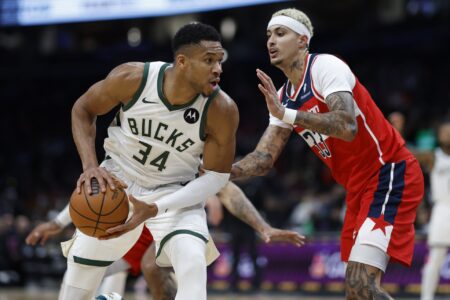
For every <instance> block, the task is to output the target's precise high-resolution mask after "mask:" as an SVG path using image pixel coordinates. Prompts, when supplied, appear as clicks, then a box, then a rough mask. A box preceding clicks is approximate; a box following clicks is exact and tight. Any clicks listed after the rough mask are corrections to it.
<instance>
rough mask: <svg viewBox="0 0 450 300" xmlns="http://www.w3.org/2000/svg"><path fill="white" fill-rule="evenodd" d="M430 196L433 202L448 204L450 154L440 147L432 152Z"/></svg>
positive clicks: (449, 202)
mask: <svg viewBox="0 0 450 300" xmlns="http://www.w3.org/2000/svg"><path fill="white" fill-rule="evenodd" d="M431 197H432V198H433V200H434V201H435V202H446V203H447V204H449V205H450V155H447V154H445V153H444V152H443V151H442V150H441V149H440V148H438V149H436V151H435V153H434V165H433V170H432V171H431Z"/></svg>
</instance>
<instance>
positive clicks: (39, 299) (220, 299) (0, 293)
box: [0, 288, 443, 300]
mask: <svg viewBox="0 0 450 300" xmlns="http://www.w3.org/2000/svg"><path fill="white" fill-rule="evenodd" d="M57 295H58V294H57V291H55V290H18V289H2V288H0V300H56V299H57V298H58V297H57ZM124 299H125V300H151V299H152V298H151V297H150V296H148V295H147V294H142V295H136V294H132V293H128V294H126V295H125V297H124ZM294 299H302V300H338V299H339V300H341V299H344V297H320V296H304V295H300V294H294V295H286V294H267V293H255V294H249V295H243V294H240V295H237V294H214V293H210V294H209V295H208V300H294ZM401 299H403V300H412V299H415V298H401ZM436 299H439V298H436ZM441 299H443V298H441Z"/></svg>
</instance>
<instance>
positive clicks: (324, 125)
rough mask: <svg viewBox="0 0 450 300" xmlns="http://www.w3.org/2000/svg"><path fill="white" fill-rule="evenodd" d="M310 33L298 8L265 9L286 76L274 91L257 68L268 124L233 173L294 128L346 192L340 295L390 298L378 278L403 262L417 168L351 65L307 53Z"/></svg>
mask: <svg viewBox="0 0 450 300" xmlns="http://www.w3.org/2000/svg"><path fill="white" fill-rule="evenodd" d="M312 35H313V26H312V25H311V21H310V20H309V18H308V17H307V16H306V15H305V14H304V13H303V12H301V11H299V10H297V9H285V10H281V11H278V12H276V13H275V14H274V15H273V16H272V19H271V20H270V22H269V24H268V26H267V48H268V52H269V56H270V62H271V64H272V65H274V66H275V67H277V68H279V69H281V70H282V71H283V73H284V74H285V75H286V77H287V81H286V83H285V84H284V85H283V86H282V87H281V89H279V90H278V92H277V90H276V89H275V87H274V85H273V83H272V80H271V78H270V77H269V76H268V75H267V74H265V73H264V72H263V71H261V70H257V71H256V74H257V76H258V78H259V79H260V81H261V84H259V85H258V87H259V89H260V90H261V92H262V93H263V95H264V97H265V100H266V104H267V108H268V109H269V112H270V115H271V116H270V124H269V126H268V127H267V129H266V131H265V133H264V134H263V136H262V137H261V139H260V141H259V143H258V145H257V146H256V149H255V150H254V151H253V152H252V153H250V154H248V155H247V156H245V157H244V158H243V159H242V160H241V161H238V162H237V163H235V164H234V165H233V169H232V175H231V178H234V179H239V178H245V177H249V176H255V175H256V176H257V175H263V174H266V173H267V172H268V170H269V169H270V168H271V167H272V166H273V164H274V162H275V161H276V159H277V158H278V156H279V155H280V153H281V151H282V149H283V147H284V146H285V144H286V142H287V140H288V138H289V136H290V134H291V131H292V129H293V130H295V132H296V133H297V134H298V135H300V136H301V137H302V138H303V139H304V140H305V141H306V143H307V144H308V145H309V146H310V147H311V150H313V151H314V153H315V154H316V155H317V156H318V157H319V158H320V159H321V160H322V161H323V162H324V163H325V164H326V165H327V166H328V167H329V168H330V169H331V172H332V175H333V177H334V178H335V180H336V181H337V182H338V183H340V184H341V185H343V186H344V187H345V188H346V190H347V197H346V203H347V211H346V216H345V220H344V227H343V231H342V235H341V256H342V260H343V261H345V262H348V264H347V270H346V275H345V278H346V280H345V281H346V282H345V290H346V296H347V299H391V297H390V296H389V295H388V294H387V293H386V291H384V290H383V289H382V288H381V286H380V280H381V276H382V274H383V273H384V272H385V270H386V266H387V264H388V262H389V260H391V261H396V262H400V263H402V264H404V265H407V266H409V265H410V264H411V260H412V255H413V248H414V226H413V223H414V219H415V217H416V209H417V207H418V205H419V203H420V201H421V199H422V196H423V188H424V187H423V185H424V184H423V176H422V172H421V169H420V167H419V164H418V162H417V161H416V159H415V158H414V156H413V155H412V154H411V153H410V152H409V151H408V150H407V149H406V147H405V141H404V140H403V139H402V137H401V136H400V135H399V133H398V132H397V131H396V130H394V129H393V127H392V126H391V125H390V124H389V123H388V122H387V120H386V119H385V118H384V116H383V114H382V112H381V111H380V110H379V109H378V107H377V106H376V104H375V103H374V101H373V100H372V98H371V96H370V94H369V92H368V91H367V90H366V89H365V88H364V86H363V85H362V84H361V83H360V82H359V81H358V79H357V78H356V77H355V75H354V74H353V73H352V71H351V70H350V68H349V67H348V66H347V65H346V64H345V63H344V62H343V61H341V60H340V59H338V58H337V57H335V56H333V55H329V54H311V53H309V51H308V45H309V43H310V41H311V37H312Z"/></svg>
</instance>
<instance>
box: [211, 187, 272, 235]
mask: <svg viewBox="0 0 450 300" xmlns="http://www.w3.org/2000/svg"><path fill="white" fill-rule="evenodd" d="M219 198H220V199H221V202H222V204H223V205H224V206H225V207H226V208H227V209H228V211H229V212H230V213H232V214H233V215H234V216H235V217H236V218H238V219H239V220H241V221H243V222H245V223H247V224H248V225H250V226H251V227H252V228H253V229H255V230H256V231H259V232H260V231H261V230H262V229H263V228H264V227H265V226H268V224H267V223H266V221H264V219H263V218H262V216H261V215H260V214H259V212H258V211H257V210H256V208H255V207H254V206H253V204H252V203H251V202H250V200H249V199H248V198H247V197H246V196H245V194H244V193H243V192H242V191H241V190H240V188H239V187H237V186H236V185H234V184H233V183H229V186H227V188H226V191H225V193H224V194H222V193H219Z"/></svg>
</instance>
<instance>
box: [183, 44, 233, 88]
mask: <svg viewBox="0 0 450 300" xmlns="http://www.w3.org/2000/svg"><path fill="white" fill-rule="evenodd" d="M224 54H225V51H224V49H223V48H222V44H221V43H220V42H214V41H202V42H200V45H198V46H195V49H193V51H192V53H191V55H189V57H188V59H189V66H188V67H187V70H186V72H187V74H186V75H187V80H189V82H190V83H191V85H192V86H193V87H194V88H195V89H196V90H197V92H198V93H202V94H203V95H205V96H209V95H211V93H212V92H213V91H214V90H215V89H216V88H217V85H218V84H219V82H220V75H221V74H222V61H223V57H224Z"/></svg>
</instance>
